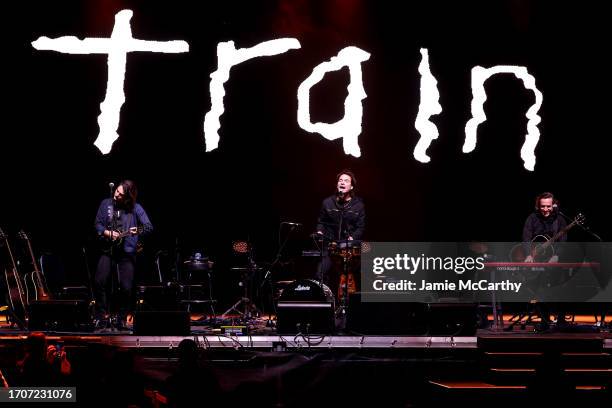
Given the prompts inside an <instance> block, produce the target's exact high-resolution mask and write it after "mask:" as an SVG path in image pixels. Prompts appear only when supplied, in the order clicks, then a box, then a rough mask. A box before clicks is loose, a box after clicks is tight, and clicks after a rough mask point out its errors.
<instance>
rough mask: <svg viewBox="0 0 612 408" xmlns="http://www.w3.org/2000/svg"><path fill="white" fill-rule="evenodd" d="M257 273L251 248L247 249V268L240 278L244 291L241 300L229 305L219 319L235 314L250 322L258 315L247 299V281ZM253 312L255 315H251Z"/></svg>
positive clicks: (252, 304)
mask: <svg viewBox="0 0 612 408" xmlns="http://www.w3.org/2000/svg"><path fill="white" fill-rule="evenodd" d="M255 271H257V265H256V264H255V262H254V261H253V253H252V250H251V248H249V256H248V267H247V270H246V273H245V274H244V275H243V276H242V277H241V281H240V283H241V285H242V288H243V290H244V292H243V296H242V298H240V299H238V301H236V303H234V304H233V305H231V306H230V307H229V309H227V310H226V311H225V312H223V314H222V315H221V318H223V319H225V318H227V316H228V315H229V314H230V312H232V311H233V312H235V313H238V314H239V315H240V317H241V318H242V319H244V320H247V321H248V320H251V319H252V318H253V316H254V315H256V314H259V310H258V309H257V306H255V304H254V303H253V301H252V300H251V299H250V298H249V283H248V281H249V279H252V278H253V274H254V273H255ZM241 304H242V305H243V310H240V309H239V306H240V305H241ZM253 312H255V313H253Z"/></svg>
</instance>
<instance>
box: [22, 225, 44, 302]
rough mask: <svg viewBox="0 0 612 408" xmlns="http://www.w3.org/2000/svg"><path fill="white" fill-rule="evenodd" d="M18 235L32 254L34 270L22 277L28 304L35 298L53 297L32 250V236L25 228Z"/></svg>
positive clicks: (29, 253) (31, 261)
mask: <svg viewBox="0 0 612 408" xmlns="http://www.w3.org/2000/svg"><path fill="white" fill-rule="evenodd" d="M17 236H18V237H19V239H22V240H24V241H25V242H26V246H27V249H28V255H29V256H30V263H31V264H32V272H28V273H26V274H24V275H23V278H22V279H23V283H24V287H25V293H26V299H27V302H28V304H29V303H30V302H32V301H35V300H49V299H51V295H50V293H49V289H48V288H47V282H46V280H45V277H44V275H43V274H42V272H41V271H40V269H39V267H38V262H36V257H35V256H34V251H33V250H32V242H31V241H30V237H29V236H28V234H26V233H25V231H23V230H21V231H19V233H18V234H17Z"/></svg>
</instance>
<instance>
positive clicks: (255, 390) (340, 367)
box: [0, 315, 612, 407]
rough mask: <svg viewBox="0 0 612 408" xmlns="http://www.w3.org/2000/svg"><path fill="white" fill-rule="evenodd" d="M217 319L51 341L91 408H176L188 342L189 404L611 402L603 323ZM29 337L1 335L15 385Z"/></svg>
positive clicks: (58, 336) (608, 337) (611, 357)
mask: <svg viewBox="0 0 612 408" xmlns="http://www.w3.org/2000/svg"><path fill="white" fill-rule="evenodd" d="M582 318H584V319H586V320H588V316H583V317H582ZM579 320H580V319H579ZM129 323H131V322H129ZM207 323H210V321H208V320H202V319H201V318H199V316H197V315H194V316H191V325H190V333H189V334H187V335H163V334H160V335H140V334H133V330H134V327H133V325H131V324H130V325H129V326H128V328H127V329H125V330H115V329H112V328H103V329H97V330H96V331H94V332H55V333H54V332H48V333H47V336H48V341H49V343H57V344H62V345H63V347H64V350H66V352H67V354H68V356H69V358H70V360H71V363H72V367H73V372H72V375H71V378H70V381H71V384H74V385H76V387H77V395H78V397H79V398H78V401H79V405H83V406H92V405H96V406H98V405H105V406H128V405H132V406H165V405H166V403H167V402H168V401H167V396H168V395H172V392H173V391H172V386H171V385H170V384H171V383H170V382H168V381H167V378H168V377H169V376H170V375H171V374H173V373H175V372H177V371H179V372H180V369H179V354H178V346H179V344H180V343H181V341H183V340H185V339H187V340H190V341H193V342H194V343H195V344H196V345H197V347H198V357H197V360H198V367H199V368H198V371H197V373H196V372H191V374H190V377H189V378H190V379H189V380H185V381H183V383H182V384H183V388H182V393H183V394H185V395H190V398H192V399H193V401H195V402H194V403H193V405H189V406H204V405H207V404H212V403H218V402H223V403H231V404H240V405H245V404H250V405H253V406H271V407H272V406H273V407H302V406H304V407H305V406H313V405H316V406H331V405H338V404H341V405H345V406H346V404H355V406H363V405H364V404H365V403H366V402H370V401H371V402H372V403H376V404H377V405H378V404H385V406H398V407H400V406H401V407H407V406H439V405H440V404H441V403H457V402H462V403H470V404H471V405H472V406H490V405H492V404H495V405H502V406H509V405H513V406H516V404H519V403H520V404H523V405H525V406H535V405H537V403H536V399H537V398H545V399H546V401H549V402H551V403H558V404H561V405H567V404H568V403H573V402H580V403H581V404H584V403H593V404H595V403H597V404H601V403H603V402H606V401H610V399H609V398H610V384H611V383H612V334H611V333H610V332H609V329H608V328H607V326H605V325H604V326H603V327H597V326H596V325H595V324H594V323H593V322H582V321H577V322H574V323H570V324H569V325H568V326H564V327H563V328H560V327H559V328H556V327H551V328H549V330H547V331H542V330H540V331H536V329H541V328H540V327H539V326H536V325H533V324H531V323H527V324H526V325H525V328H524V329H523V328H522V327H521V326H520V325H516V326H515V327H513V329H512V330H511V331H505V330H498V329H495V328H482V329H478V330H477V331H476V332H475V333H474V335H469V336H453V335H374V334H368V335H355V333H344V334H343V333H339V334H336V335H327V336H315V335H311V336H307V335H305V334H295V333H292V334H283V335H280V334H278V333H275V329H274V328H271V327H270V326H269V321H268V319H264V318H262V319H255V320H252V321H251V322H250V324H249V325H248V331H245V333H247V334H241V333H242V331H241V330H242V328H241V324H240V323H241V322H240V321H239V320H238V319H237V318H236V319H235V320H233V321H232V319H231V318H228V319H225V320H219V321H218V322H217V325H216V326H215V327H212V326H210V325H207ZM219 323H221V324H219ZM510 323H511V321H509V320H506V321H504V326H505V327H507V326H508V324H510ZM157 324H158V325H159V327H160V328H161V326H163V325H164V324H166V322H164V321H162V320H160V321H158V322H157ZM220 326H224V327H220ZM222 331H225V332H222ZM163 332H164V330H161V329H160V330H159V333H163ZM27 334H28V333H27V332H25V331H19V330H17V329H15V328H9V327H4V328H3V329H2V331H1V337H0V346H1V347H0V352H1V355H0V361H1V366H0V367H1V368H2V370H3V372H4V373H5V376H6V377H7V379H9V381H10V379H11V378H12V376H13V375H14V371H15V368H14V367H15V363H16V360H17V359H19V358H20V355H21V354H22V350H23V344H24V342H25V339H26V336H27ZM194 376H195V378H194ZM198 378H200V379H198ZM73 406H74V405H73Z"/></svg>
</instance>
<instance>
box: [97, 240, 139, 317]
mask: <svg viewBox="0 0 612 408" xmlns="http://www.w3.org/2000/svg"><path fill="white" fill-rule="evenodd" d="M135 264H136V257H135V256H134V254H128V253H125V252H123V251H120V252H119V253H118V254H113V256H112V257H111V255H110V254H103V255H102V256H101V257H100V260H99V261H98V267H97V268H96V276H95V284H94V287H95V295H96V306H97V307H96V309H97V310H96V313H97V314H99V315H101V314H106V313H120V314H121V315H122V316H123V317H125V315H126V314H127V313H128V312H129V311H131V310H132V286H133V283H134V269H135ZM109 295H110V296H109ZM109 300H110V302H111V304H110V307H109Z"/></svg>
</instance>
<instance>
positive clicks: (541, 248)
mask: <svg viewBox="0 0 612 408" xmlns="http://www.w3.org/2000/svg"><path fill="white" fill-rule="evenodd" d="M528 255H531V257H532V258H533V262H548V260H549V259H550V258H552V257H553V256H554V255H555V247H554V246H553V245H552V242H551V241H550V237H549V236H548V235H538V236H536V237H535V238H533V240H532V241H531V242H530V243H529V250H528V252H527V251H526V250H525V247H524V245H523V244H517V245H515V246H514V247H512V249H511V250H510V257H509V258H510V260H511V261H512V262H523V261H525V258H527V256H528Z"/></svg>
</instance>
